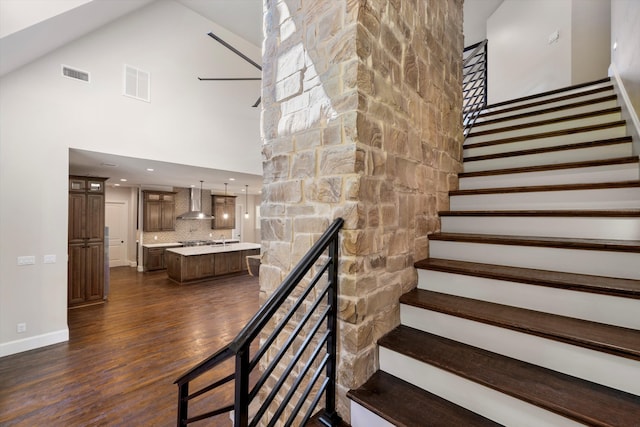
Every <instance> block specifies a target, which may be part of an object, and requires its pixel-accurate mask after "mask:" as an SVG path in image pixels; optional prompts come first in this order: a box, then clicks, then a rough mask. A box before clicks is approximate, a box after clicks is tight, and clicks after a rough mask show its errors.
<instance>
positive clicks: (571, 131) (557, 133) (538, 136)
mask: <svg viewBox="0 0 640 427" xmlns="http://www.w3.org/2000/svg"><path fill="white" fill-rule="evenodd" d="M625 124H626V121H624V120H615V121H612V122H607V123H600V124H597V125H588V126H579V127H573V128H569V129H560V130H552V131H548V132H538V133H532V134H527V135H518V136H511V137H508V138H501V139H493V140H490V141H483V142H470V143H465V145H464V148H465V149H466V148H480V147H491V146H494V145H501V144H509V143H512V142H520V141H529V140H532V139H543V138H553V137H560V136H566V135H574V134H577V133H585V132H592V131H596V130H603V129H611V128H616V127H620V126H624V125H625Z"/></svg>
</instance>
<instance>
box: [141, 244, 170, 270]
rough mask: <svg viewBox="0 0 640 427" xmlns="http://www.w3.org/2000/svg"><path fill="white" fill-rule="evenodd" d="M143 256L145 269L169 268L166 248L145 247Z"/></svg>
mask: <svg viewBox="0 0 640 427" xmlns="http://www.w3.org/2000/svg"><path fill="white" fill-rule="evenodd" d="M142 257H143V259H144V271H154V270H164V269H165V268H167V263H166V262H165V248H143V249H142Z"/></svg>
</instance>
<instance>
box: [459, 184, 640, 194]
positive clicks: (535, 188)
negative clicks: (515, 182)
mask: <svg viewBox="0 0 640 427" xmlns="http://www.w3.org/2000/svg"><path fill="white" fill-rule="evenodd" d="M635 187H640V180H632V181H615V182H587V183H575V184H557V185H530V186H518V187H492V188H474V189H468V190H452V191H450V192H449V196H470V195H477V194H504V193H532V192H541V191H574V190H599V189H611V188H635Z"/></svg>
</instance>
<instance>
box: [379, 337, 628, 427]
mask: <svg viewBox="0 0 640 427" xmlns="http://www.w3.org/2000/svg"><path fill="white" fill-rule="evenodd" d="M378 344H379V345H380V346H383V347H385V348H388V349H390V350H393V351H396V352H399V353H402V354H404V355H406V356H408V357H411V358H414V359H416V360H418V361H422V362H424V363H428V364H430V365H433V366H436V367H438V368H440V369H443V370H446V371H449V372H451V373H453V374H456V375H459V376H461V377H463V378H466V379H468V380H471V381H475V382H477V383H479V384H482V385H484V386H486V387H489V388H492V389H494V390H497V391H499V392H502V393H505V394H507V395H510V396H513V397H515V398H517V399H521V400H524V401H526V402H529V403H531V404H533V405H537V406H539V407H541V408H544V409H547V410H549V411H552V412H555V413H557V414H560V415H562V416H565V417H567V418H571V419H574V420H576V421H578V422H582V423H584V424H588V425H600V426H605V425H607V426H611V425H619V426H632V425H637V422H638V413H640V397H639V396H635V395H633V394H630V393H625V392H621V391H619V390H615V389H612V388H609V387H605V386H601V385H598V384H595V383H591V382H589V381H585V380H582V379H579V378H575V377H571V376H569V375H565V374H562V373H559V372H555V371H552V370H550V369H546V368H542V367H539V366H535V365H532V364H530V363H526V362H522V361H518V360H515V359H511V358H509V357H506V356H501V355H499V354H495V353H492V352H489V351H486V350H482V349H479V348H476V347H472V346H469V345H466V344H462V343H459V342H456V341H452V340H449V339H446V338H443V337H439V336H436V335H432V334H429V333H426V332H422V331H419V330H417V329H413V328H410V327H407V326H398V327H397V328H396V329H394V330H392V331H391V332H389V333H388V334H387V335H385V336H384V337H382V338H381V339H380V340H379V341H378Z"/></svg>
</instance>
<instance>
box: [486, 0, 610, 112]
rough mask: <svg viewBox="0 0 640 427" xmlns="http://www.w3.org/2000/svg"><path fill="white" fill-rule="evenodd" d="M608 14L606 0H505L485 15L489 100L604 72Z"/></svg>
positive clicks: (517, 95)
mask: <svg viewBox="0 0 640 427" xmlns="http://www.w3.org/2000/svg"><path fill="white" fill-rule="evenodd" d="M609 17H610V2H609V0H505V1H504V2H503V3H502V5H501V6H500V7H499V8H498V9H497V10H496V11H495V12H494V13H493V15H491V16H490V17H489V19H488V20H487V38H488V39H489V48H488V50H489V73H488V74H489V103H490V104H492V103H496V102H500V101H505V100H508V99H513V98H518V97H522V96H527V95H532V94H535V93H540V92H544V91H547V90H553V89H557V88H561V87H564V86H569V85H573V84H578V83H583V82H587V81H591V80H597V79H600V78H603V77H605V76H606V75H607V68H608V66H609V62H610V55H609V40H610V35H609V33H610V28H611V23H610V18H609ZM555 31H558V33H559V38H558V39H557V41H555V42H553V43H549V36H550V35H551V34H552V33H554V32H555Z"/></svg>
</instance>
